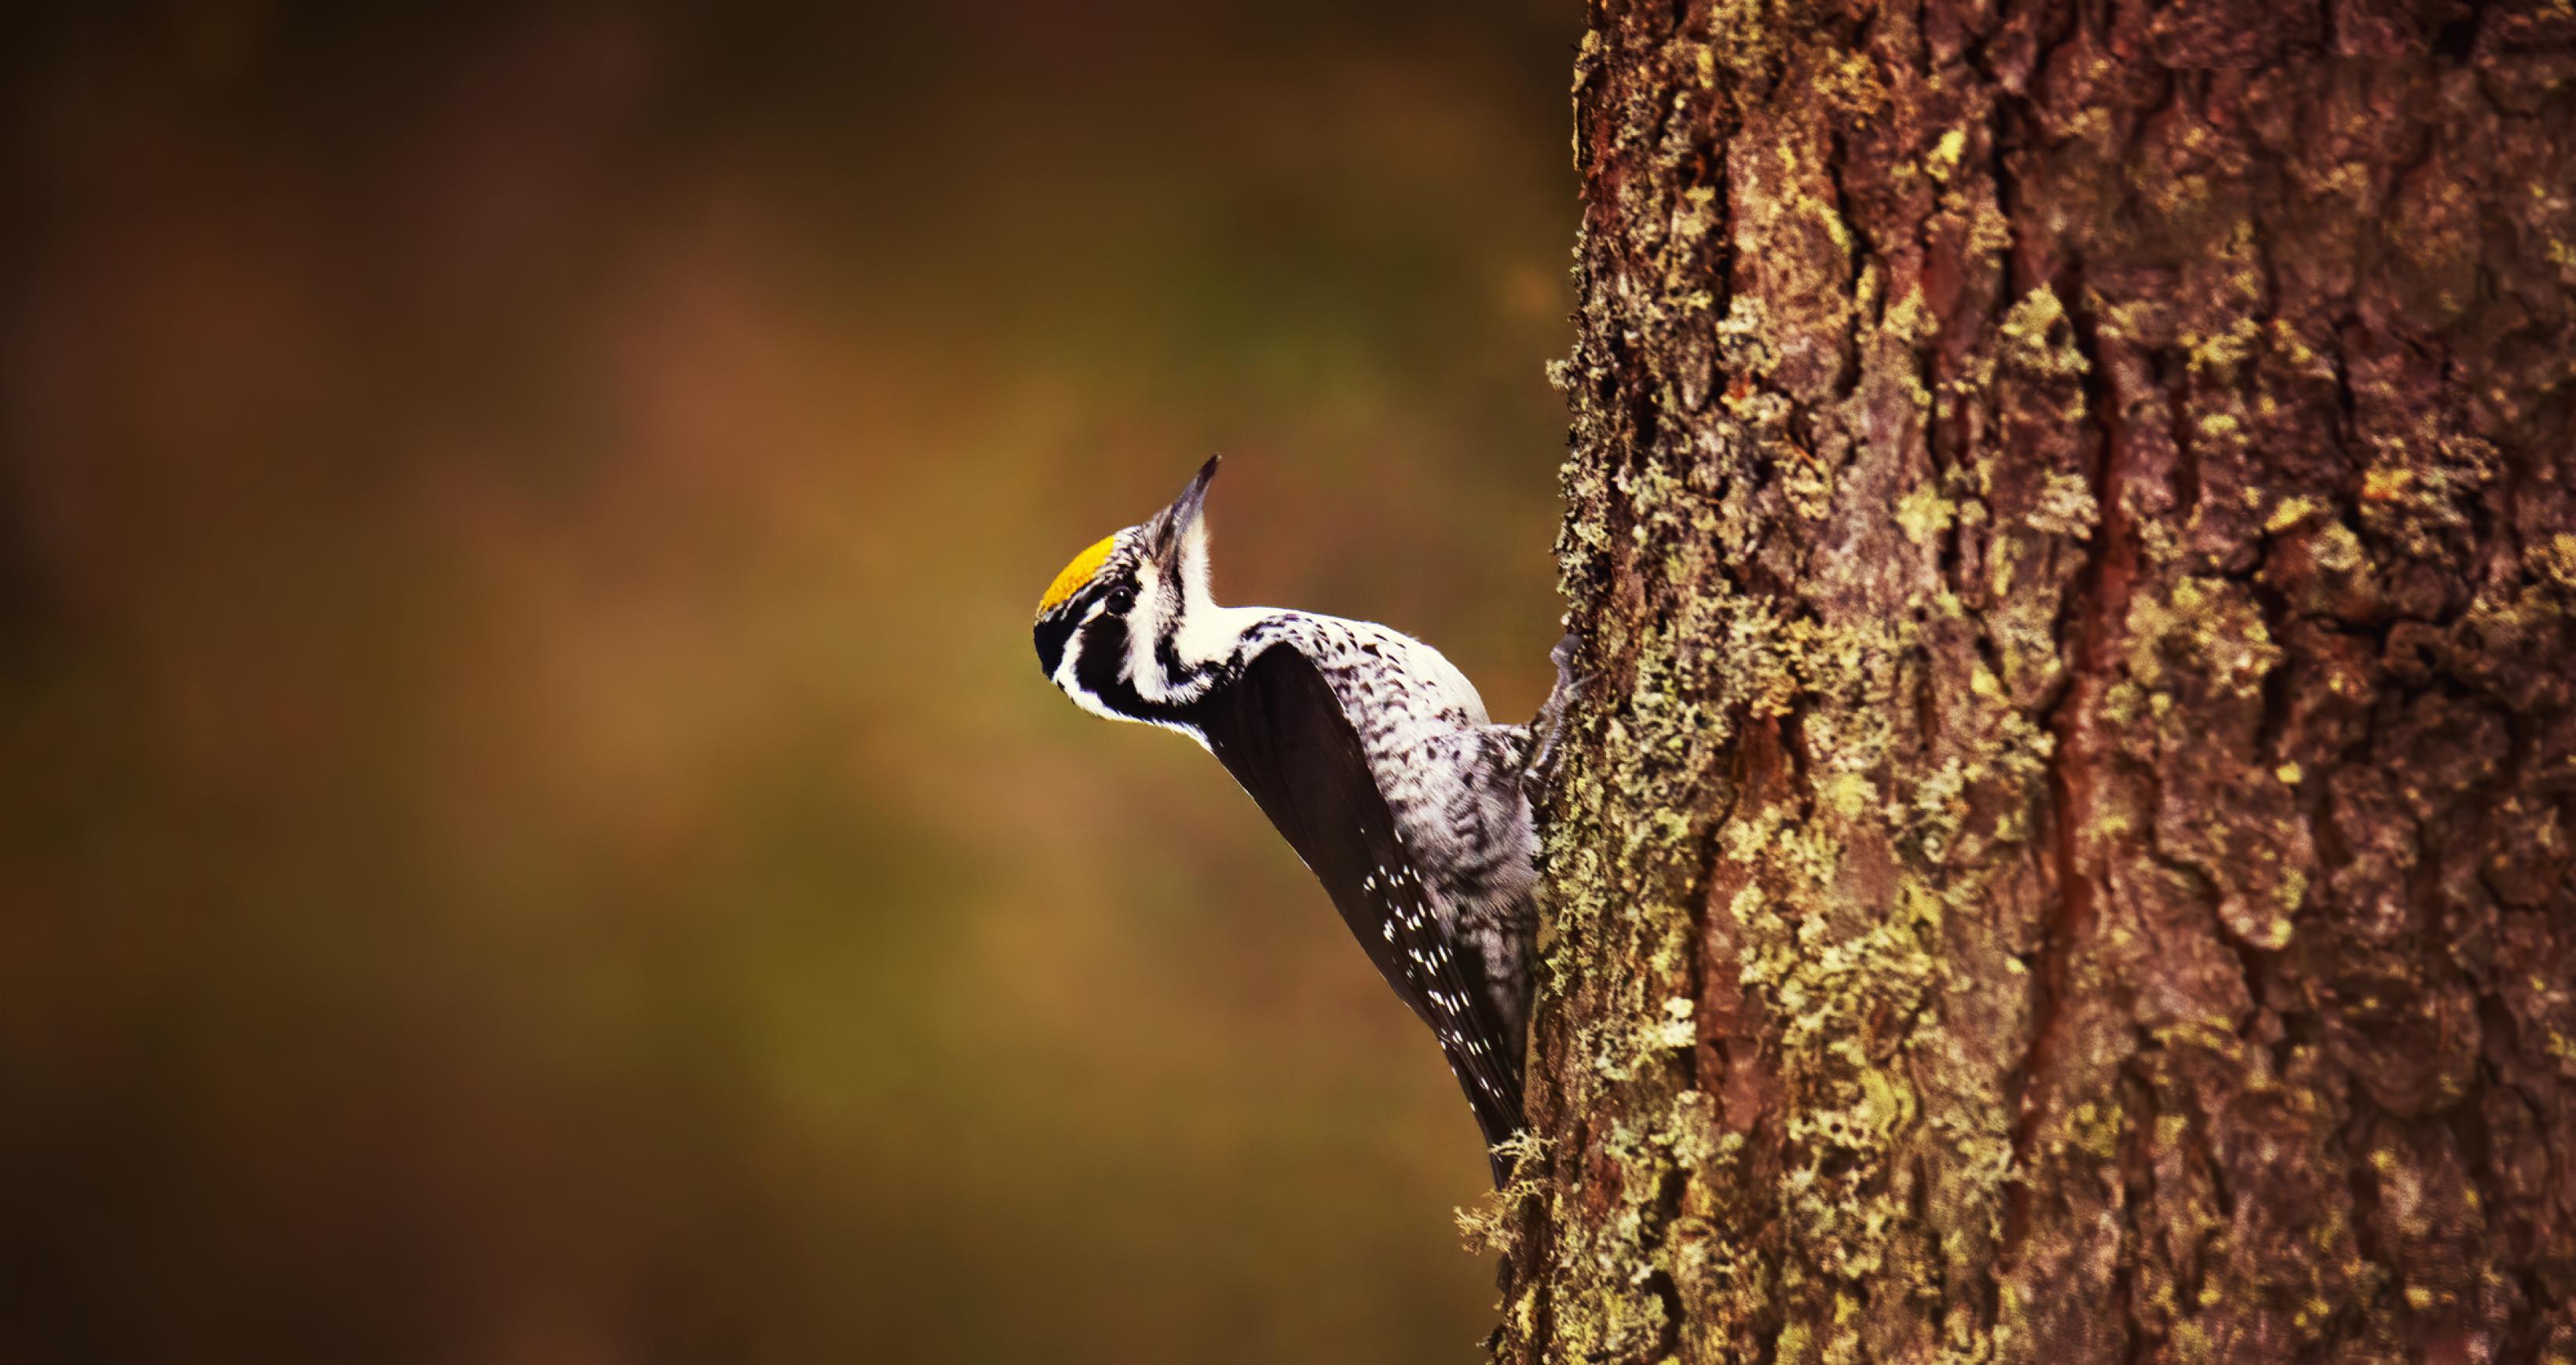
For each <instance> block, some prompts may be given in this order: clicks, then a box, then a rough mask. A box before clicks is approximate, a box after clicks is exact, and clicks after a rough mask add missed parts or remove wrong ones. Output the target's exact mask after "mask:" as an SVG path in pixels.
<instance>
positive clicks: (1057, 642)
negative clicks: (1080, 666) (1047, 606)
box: [1037, 604, 1082, 678]
mask: <svg viewBox="0 0 2576 1365" xmlns="http://www.w3.org/2000/svg"><path fill="white" fill-rule="evenodd" d="M1076 605H1078V604H1068V605H1066V606H1065V607H1063V608H1060V609H1059V610H1057V611H1055V612H1053V613H1050V614H1049V615H1046V616H1042V617H1039V618H1038V628H1037V642H1038V664H1039V666H1040V667H1042V668H1044V669H1045V670H1046V675H1047V676H1048V677H1050V678H1052V677H1054V676H1055V671H1056V670H1057V669H1058V668H1061V667H1063V666H1064V647H1065V644H1066V642H1068V641H1070V640H1071V639H1073V628H1074V627H1075V626H1078V625H1081V624H1082V613H1081V612H1079V611H1076V610H1074V609H1073V608H1074V606H1076Z"/></svg>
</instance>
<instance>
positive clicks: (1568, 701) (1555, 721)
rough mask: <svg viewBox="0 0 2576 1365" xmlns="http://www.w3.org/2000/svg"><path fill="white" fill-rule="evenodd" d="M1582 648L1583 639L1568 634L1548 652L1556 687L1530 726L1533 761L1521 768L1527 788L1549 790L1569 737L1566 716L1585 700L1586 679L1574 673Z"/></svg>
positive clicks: (1540, 707) (1572, 633)
mask: <svg viewBox="0 0 2576 1365" xmlns="http://www.w3.org/2000/svg"><path fill="white" fill-rule="evenodd" d="M1582 648H1583V637H1582V636H1580V635H1577V634H1575V633H1574V632H1573V631H1567V632H1566V633H1565V637H1564V638H1563V639H1560V640H1558V641H1557V642H1556V647H1555V648H1554V649H1551V650H1549V651H1548V652H1547V658H1548V662H1550V663H1552V664H1555V665H1556V686H1555V687H1553V688H1550V689H1549V690H1548V694H1547V700H1546V701H1545V702H1543V703H1541V704H1540V706H1539V708H1538V716H1537V718H1536V719H1534V720H1532V721H1531V722H1530V731H1531V734H1532V735H1533V736H1534V740H1533V742H1532V743H1531V745H1530V751H1529V761H1528V762H1526V763H1523V764H1522V765H1521V779H1522V781H1523V782H1524V783H1526V784H1529V785H1532V786H1545V785H1546V783H1547V782H1548V780H1549V777H1550V775H1551V774H1552V773H1553V772H1554V771H1555V766H1556V757H1557V740H1558V739H1560V738H1562V737H1563V735H1564V733H1565V713H1566V711H1567V710H1568V709H1569V708H1571V707H1572V706H1573V705H1574V703H1575V702H1577V701H1579V700H1581V699H1582V696H1583V684H1584V681H1585V679H1584V678H1583V677H1582V676H1581V675H1580V674H1578V673H1576V672H1575V671H1574V656H1575V654H1576V653H1577V652H1579V651H1580V650H1581V649H1582Z"/></svg>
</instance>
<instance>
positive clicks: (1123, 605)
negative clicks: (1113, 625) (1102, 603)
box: [1109, 583, 1136, 616]
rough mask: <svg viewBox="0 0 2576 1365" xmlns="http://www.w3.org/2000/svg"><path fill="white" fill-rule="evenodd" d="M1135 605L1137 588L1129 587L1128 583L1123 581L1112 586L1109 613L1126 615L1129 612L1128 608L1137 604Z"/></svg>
mask: <svg viewBox="0 0 2576 1365" xmlns="http://www.w3.org/2000/svg"><path fill="white" fill-rule="evenodd" d="M1135 605H1136V590H1135V589H1134V588H1131V587H1128V586H1127V585H1126V584H1124V583H1121V584H1119V585H1118V586H1117V587H1114V588H1111V589H1110V590H1109V614H1110V615H1112V616H1124V615H1126V614H1127V610H1128V608H1130V607H1133V606H1135Z"/></svg>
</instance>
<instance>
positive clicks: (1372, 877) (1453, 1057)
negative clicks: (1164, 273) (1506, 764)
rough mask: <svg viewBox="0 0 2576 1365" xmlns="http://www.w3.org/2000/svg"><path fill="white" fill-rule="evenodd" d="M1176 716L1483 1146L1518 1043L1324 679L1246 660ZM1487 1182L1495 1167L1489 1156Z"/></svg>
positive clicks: (1284, 655) (1299, 667)
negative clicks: (1258, 816) (1400, 1022)
mask: <svg viewBox="0 0 2576 1365" xmlns="http://www.w3.org/2000/svg"><path fill="white" fill-rule="evenodd" d="M1190 710H1191V713H1192V714H1191V715H1190V716H1189V720H1190V723H1192V724H1194V725H1197V726H1198V727H1199V729H1200V733H1202V734H1203V735H1205V736H1206V738H1207V744H1208V748H1209V749H1210V750H1212V751H1213V752H1214V753H1215V754H1216V756H1217V759H1218V760H1219V761H1220V762H1222V763H1224V764H1225V768H1226V771H1227V772H1229V773H1232V774H1233V775H1234V780H1235V781H1236V782H1238V783H1241V784H1242V786H1243V789H1244V790H1245V791H1246V792H1248V793H1250V794H1251V796H1252V799H1253V800H1254V801H1255V802H1256V803H1258V804H1259V805H1260V807H1261V810H1262V813H1263V814H1265V815H1267V816H1269V817H1270V823H1271V824H1273V825H1276V826H1277V827H1278V829H1279V832H1280V834H1282V835H1283V836H1285V837H1286V838H1287V840H1288V844H1289V846H1290V847H1291V848H1294V849H1295V850H1297V856H1299V857H1300V858H1303V859H1305V861H1306V866H1307V867H1308V868H1309V869H1310V870H1312V871H1313V872H1314V874H1315V878H1316V880H1318V881H1320V882H1322V883H1323V884H1324V890H1325V891H1326V892H1327V893H1329V894H1330V895H1331V896H1332V898H1333V904H1334V906H1335V908H1337V909H1339V910H1340V911H1341V912H1342V919H1343V920H1344V921H1345V922H1346V923H1348V924H1349V925H1350V927H1351V932H1352V933H1353V934H1354V935H1356V936H1357V937H1358V938H1359V941H1360V946H1361V947H1363V948H1365V949H1367V950H1368V955H1369V960H1370V961H1372V962H1375V963H1376V964H1377V969H1378V972H1379V973H1380V974H1381V975H1383V976H1384V977H1385V978H1386V981H1387V984H1388V985H1390V986H1393V987H1394V988H1395V992H1396V994H1397V995H1399V996H1401V997H1403V999H1404V1002H1405V1003H1406V1004H1407V1005H1409V1006H1411V1007H1412V1008H1413V1012H1414V1013H1415V1014H1417V1015H1419V1016H1421V1019H1422V1022H1424V1023H1426V1024H1429V1025H1430V1026H1431V1030H1432V1032H1433V1033H1434V1034H1435V1035H1437V1036H1438V1038H1439V1039H1440V1048H1441V1051H1442V1052H1443V1053H1444V1054H1446V1055H1447V1057H1448V1059H1449V1069H1450V1070H1451V1071H1452V1072H1454V1073H1456V1074H1457V1077H1458V1083H1459V1085H1460V1086H1461V1087H1462V1088H1463V1089H1464V1090H1465V1091H1466V1092H1467V1102H1468V1103H1469V1104H1470V1105H1472V1106H1473V1107H1474V1108H1475V1111H1476V1122H1477V1126H1478V1127H1480V1128H1482V1129H1483V1130H1484V1134H1485V1142H1486V1145H1487V1146H1488V1147H1491V1146H1492V1145H1493V1144H1494V1143H1497V1142H1500V1141H1502V1140H1503V1139H1504V1138H1506V1137H1509V1136H1511V1135H1512V1134H1514V1133H1517V1132H1519V1131H1521V1129H1522V1127H1523V1126H1524V1121H1523V1119H1522V1115H1521V1087H1520V1074H1519V1065H1518V1061H1517V1059H1518V1057H1519V1055H1520V1051H1521V1048H1520V1044H1519V1040H1518V1039H1513V1038H1508V1037H1506V1036H1505V1034H1504V1031H1503V1030H1504V1025H1503V1023H1502V1021H1501V1018H1500V1015H1499V1013H1498V1011H1497V1010H1496V1008H1495V1006H1494V1003H1493V1000H1492V997H1491V995H1490V994H1489V992H1488V989H1487V986H1486V982H1485V973H1484V969H1483V964H1482V963H1481V962H1479V961H1478V960H1476V959H1475V958H1474V957H1473V956H1472V955H1471V954H1465V953H1461V952H1460V951H1458V950H1457V949H1456V948H1455V947H1453V945H1452V944H1451V943H1450V942H1449V937H1448V935H1447V934H1446V933H1444V932H1443V930H1442V928H1441V924H1440V920H1439V918H1438V916H1437V915H1436V914H1435V912H1434V911H1433V909H1432V906H1431V904H1430V898H1429V893H1428V892H1426V891H1425V889H1424V888H1423V885H1422V879H1421V875H1420V873H1419V872H1418V871H1417V870H1416V868H1415V867H1414V864H1413V860H1412V859H1411V858H1410V857H1409V856H1408V854H1407V852H1406V849H1405V846H1404V841H1403V838H1402V836H1401V835H1400V834H1398V832H1397V830H1396V827H1395V818H1394V816H1393V815H1392V814H1391V813H1390V812H1389V810H1388V809H1387V803H1386V797H1385V796H1384V794H1383V793H1381V792H1380V791H1379V790H1378V786H1377V782H1376V779H1375V778H1373V777H1372V776H1371V775H1370V772H1369V766H1368V761H1367V757H1366V753H1365V751H1364V750H1362V748H1361V747H1360V739H1359V734H1358V732H1357V731H1355V730H1354V729H1353V728H1352V727H1351V722H1350V718H1349V717H1348V716H1346V715H1345V714H1343V711H1342V706H1341V702H1340V700H1339V699H1338V698H1337V697H1335V696H1334V694H1333V689H1332V685H1331V684H1330V683H1328V682H1327V681H1326V680H1325V678H1324V676H1323V674H1322V673H1321V672H1320V671H1319V670H1318V669H1317V668H1316V667H1315V664H1314V662H1313V661H1312V660H1310V659H1308V658H1307V657H1306V656H1305V655H1304V654H1301V653H1299V652H1298V651H1297V650H1296V649H1295V648H1293V647H1288V646H1284V645H1282V646H1274V647H1272V648H1270V649H1266V650H1263V651H1262V652H1261V653H1259V654H1257V655H1255V656H1253V658H1252V659H1251V661H1250V662H1249V663H1247V664H1245V665H1244V667H1243V669H1242V671H1241V672H1240V673H1239V674H1238V675H1237V676H1235V677H1234V678H1232V679H1230V680H1228V681H1227V682H1225V683H1223V684H1222V685H1220V686H1218V687H1215V688H1213V689H1211V690H1210V691H1209V693H1208V694H1207V696H1206V697H1204V698H1203V699H1201V700H1200V701H1199V702H1197V703H1195V704H1193V705H1192V706H1191V708H1190ZM1493 1167H1494V1180H1495V1183H1496V1184H1500V1183H1502V1181H1503V1180H1504V1179H1505V1178H1506V1177H1507V1176H1508V1175H1509V1173H1510V1172H1509V1168H1508V1167H1507V1166H1506V1165H1505V1163H1504V1162H1503V1161H1502V1160H1501V1159H1500V1158H1495V1159H1494V1160H1493Z"/></svg>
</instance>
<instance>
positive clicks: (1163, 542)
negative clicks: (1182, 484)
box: [1153, 455, 1225, 559]
mask: <svg viewBox="0 0 2576 1365" xmlns="http://www.w3.org/2000/svg"><path fill="white" fill-rule="evenodd" d="M1224 458H1225V457H1224V456H1222V455H1210V456H1209V457H1208V462H1207V463H1206V464H1203V465H1200V466H1199V473H1198V477H1197V478H1194V479H1192V480H1190V486H1189V487H1187V488H1184V489H1182V490H1181V495H1180V496H1179V497H1177V498H1174V499H1172V505H1171V506H1169V507H1166V508H1164V509H1163V512H1162V515H1160V516H1158V517H1156V518H1154V528H1153V529H1154V535H1153V553H1154V556H1155V557H1156V558H1158V559H1159V558H1161V557H1162V555H1163V552H1164V551H1166V550H1169V549H1170V548H1172V546H1173V544H1174V543H1175V542H1177V541H1178V540H1179V539H1180V536H1181V533H1182V532H1183V531H1186V530H1188V529H1190V524H1191V523H1192V522H1195V521H1197V520H1198V519H1199V511H1200V508H1201V507H1202V506H1203V505H1204V504H1205V503H1206V502H1207V489H1208V480H1210V479H1213V478H1215V477H1216V466H1217V462H1218V461H1219V460H1222V459H1224Z"/></svg>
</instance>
